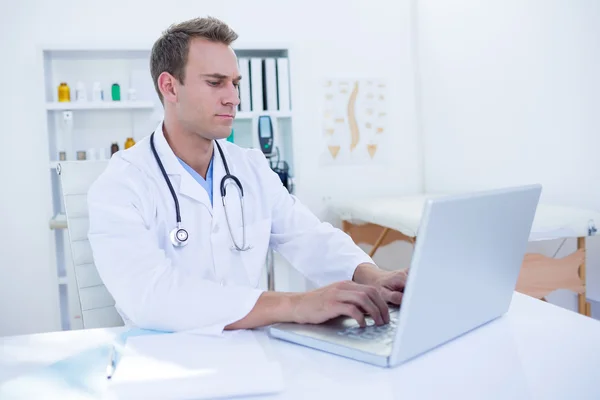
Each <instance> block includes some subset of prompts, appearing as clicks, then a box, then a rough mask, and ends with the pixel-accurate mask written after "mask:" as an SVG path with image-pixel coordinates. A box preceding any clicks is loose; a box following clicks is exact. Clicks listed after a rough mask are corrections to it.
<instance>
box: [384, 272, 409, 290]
mask: <svg viewBox="0 0 600 400" xmlns="http://www.w3.org/2000/svg"><path fill="white" fill-rule="evenodd" d="M384 286H385V287H386V288H388V289H391V290H404V287H405V286H406V271H396V272H394V273H393V274H391V275H390V276H389V277H388V278H387V279H386V280H385V285H384Z"/></svg>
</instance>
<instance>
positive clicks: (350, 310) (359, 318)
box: [338, 303, 367, 328]
mask: <svg viewBox="0 0 600 400" xmlns="http://www.w3.org/2000/svg"><path fill="white" fill-rule="evenodd" d="M338 304H339V305H338V307H339V311H338V313H339V314H340V315H346V316H348V317H350V318H354V319H355V320H356V322H358V325H360V327H361V328H364V327H365V326H367V321H366V320H365V316H364V314H363V313H362V312H361V311H360V310H359V309H358V307H356V306H355V305H352V304H349V303H338Z"/></svg>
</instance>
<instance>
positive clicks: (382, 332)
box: [337, 310, 398, 344]
mask: <svg viewBox="0 0 600 400" xmlns="http://www.w3.org/2000/svg"><path fill="white" fill-rule="evenodd" d="M397 319H398V310H390V322H389V324H385V325H381V326H377V325H375V322H374V321H373V319H372V318H370V317H367V319H366V322H367V326H366V327H364V328H361V327H360V326H353V327H349V328H346V329H344V330H341V331H338V332H337V334H338V335H340V336H344V337H348V338H351V339H356V340H377V341H382V342H383V343H385V344H389V343H392V342H393V341H394V336H395V334H396V320H397Z"/></svg>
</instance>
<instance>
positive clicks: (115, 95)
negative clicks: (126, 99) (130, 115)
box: [111, 83, 121, 101]
mask: <svg viewBox="0 0 600 400" xmlns="http://www.w3.org/2000/svg"><path fill="white" fill-rule="evenodd" d="M111 94H112V99H113V101H120V100H121V87H120V86H119V84H118V83H113V85H112V88H111Z"/></svg>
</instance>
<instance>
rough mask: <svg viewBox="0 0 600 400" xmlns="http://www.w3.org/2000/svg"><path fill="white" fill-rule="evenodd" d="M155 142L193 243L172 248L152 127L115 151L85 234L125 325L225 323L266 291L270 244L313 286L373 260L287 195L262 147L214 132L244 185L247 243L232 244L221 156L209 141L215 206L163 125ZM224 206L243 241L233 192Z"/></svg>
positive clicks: (207, 326) (94, 193)
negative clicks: (245, 246) (244, 246)
mask: <svg viewBox="0 0 600 400" xmlns="http://www.w3.org/2000/svg"><path fill="white" fill-rule="evenodd" d="M154 142H155V146H156V150H157V152H158V154H159V156H160V158H161V161H162V163H163V165H164V167H165V170H166V172H167V174H168V176H169V179H170V180H171V183H172V185H173V188H174V190H175V192H176V194H177V197H178V199H179V204H180V210H181V219H182V227H184V228H185V229H186V230H187V231H188V232H189V240H188V241H189V243H188V244H187V246H185V247H180V248H176V247H174V246H173V245H172V244H171V241H170V239H169V232H170V231H171V230H172V229H173V228H174V227H175V226H176V217H175V205H174V201H173V198H172V196H171V193H170V191H169V189H168V186H167V184H166V182H165V180H164V178H163V176H162V174H161V172H160V169H159V167H158V164H157V162H156V160H155V158H154V156H153V154H152V151H151V148H150V136H148V137H146V138H145V139H143V140H141V141H139V143H137V144H136V145H135V146H134V147H132V148H130V149H127V150H124V151H120V152H118V153H116V154H115V155H114V156H113V157H112V158H111V160H110V162H109V165H108V167H107V169H106V170H105V171H104V173H103V174H102V175H101V176H100V177H99V178H98V180H97V181H96V182H94V184H93V185H92V187H91V188H90V190H89V192H88V207H89V218H90V228H89V235H88V237H89V241H90V245H91V248H92V252H93V256H94V262H95V264H96V267H97V269H98V273H99V275H100V277H101V279H102V280H103V282H104V284H105V285H106V287H107V289H108V290H109V292H110V293H111V294H112V296H113V297H114V299H115V302H116V308H117V310H118V311H119V313H120V314H121V316H122V317H123V319H124V321H125V322H126V324H128V325H135V326H139V327H142V328H147V329H158V330H167V331H190V330H191V331H193V330H209V331H217V332H219V331H221V330H222V329H223V328H224V327H225V326H226V325H228V324H230V323H233V322H235V321H237V320H240V319H241V318H243V317H244V316H245V315H246V314H248V312H250V310H251V309H252V308H253V307H254V305H255V303H256V301H257V299H258V297H259V296H260V295H261V293H262V290H261V289H259V288H258V287H259V279H260V277H261V274H262V272H263V270H264V268H265V258H266V254H267V250H268V246H269V245H271V246H272V247H273V249H274V250H275V251H277V252H278V253H280V254H281V255H282V256H283V257H285V258H286V259H287V260H288V261H289V262H290V263H291V264H292V265H293V266H294V267H295V268H296V269H297V270H299V271H300V272H301V273H302V274H303V275H304V276H305V277H307V278H308V279H310V280H311V281H313V282H314V283H315V284H316V285H318V286H323V285H327V284H330V283H333V282H336V281H340V280H349V279H352V275H353V273H354V270H355V268H356V266H357V265H359V264H360V263H363V262H372V260H371V258H370V257H368V255H367V254H365V253H364V252H363V251H362V250H361V249H360V248H359V247H357V246H356V245H355V244H354V243H353V242H352V240H351V239H350V238H349V236H348V235H346V234H345V233H343V232H342V231H340V230H338V229H336V228H334V227H332V226H331V225H330V224H328V223H322V222H320V221H319V220H318V219H317V218H316V217H315V216H314V215H313V214H312V213H311V212H310V211H309V210H308V209H307V208H306V207H305V206H304V205H302V204H301V203H300V202H299V201H298V199H297V198H295V197H294V196H292V195H290V194H289V193H288V192H287V190H286V189H285V187H284V186H283V185H282V184H281V181H280V179H279V177H278V176H277V174H275V173H274V172H273V171H272V170H271V169H270V167H269V165H268V161H267V160H266V159H265V157H264V155H263V154H262V153H261V152H260V151H258V150H253V149H243V148H240V147H238V146H236V145H234V144H232V143H229V142H227V141H225V140H221V141H219V143H220V144H221V147H222V148H223V152H224V154H225V158H226V160H227V163H228V166H229V169H230V172H231V173H232V174H234V175H236V176H237V177H238V179H239V180H240V181H241V183H242V185H243V188H244V195H245V197H244V202H245V208H244V209H245V219H246V235H247V242H248V243H249V244H250V245H251V246H252V249H251V250H249V251H246V252H239V251H237V250H232V241H231V237H230V233H229V230H228V228H227V222H226V219H225V214H224V211H223V206H222V203H221V195H220V182H221V178H222V177H223V176H224V175H225V169H224V166H223V162H222V160H221V158H220V156H219V153H218V151H217V150H216V148H215V152H214V158H213V203H214V204H213V205H212V206H211V203H210V199H209V197H208V194H207V193H206V191H205V190H204V189H203V188H202V187H201V186H200V184H198V182H196V181H195V180H194V178H193V177H192V176H191V175H190V174H189V173H188V172H187V171H186V170H185V169H184V168H183V167H182V166H181V164H180V163H179V161H178V160H177V158H176V156H175V154H174V153H173V151H172V150H171V148H170V146H169V145H168V143H167V141H166V140H165V137H164V135H163V132H162V123H161V124H160V125H159V127H158V128H157V130H156V134H155V135H154ZM226 201H227V207H228V208H227V210H228V213H229V217H230V221H231V224H232V226H233V228H234V233H235V234H236V238H237V241H238V243H241V241H242V236H241V235H242V231H241V214H240V205H239V204H240V203H239V196H238V192H237V190H236V189H235V187H234V186H229V187H228V190H227V198H226Z"/></svg>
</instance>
